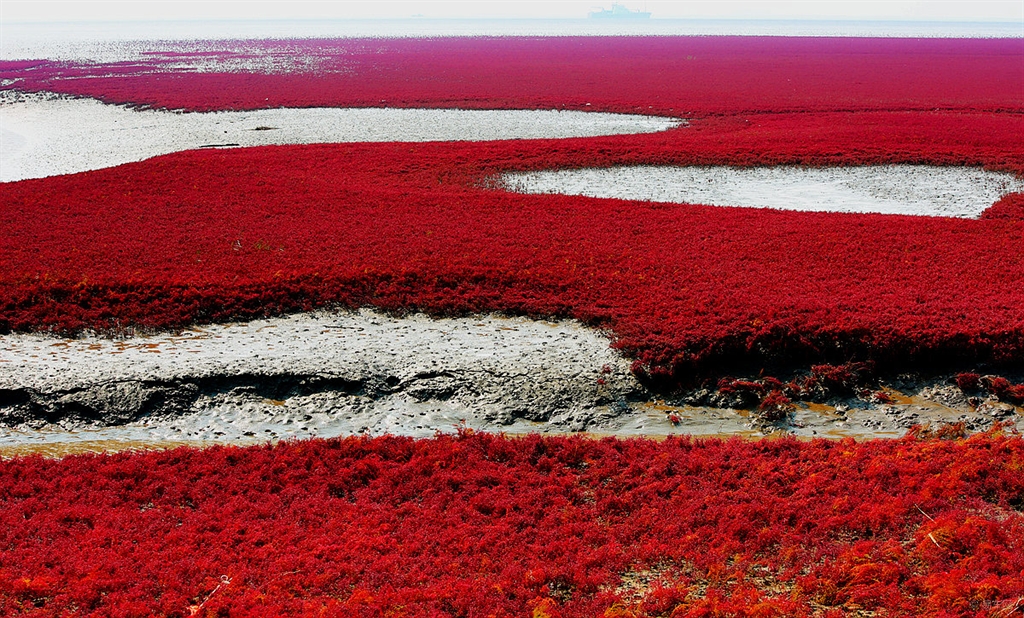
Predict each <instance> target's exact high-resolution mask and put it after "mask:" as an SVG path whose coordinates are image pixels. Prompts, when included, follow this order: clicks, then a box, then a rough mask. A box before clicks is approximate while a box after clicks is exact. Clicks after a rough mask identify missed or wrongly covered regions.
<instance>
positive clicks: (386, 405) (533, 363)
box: [0, 310, 1024, 456]
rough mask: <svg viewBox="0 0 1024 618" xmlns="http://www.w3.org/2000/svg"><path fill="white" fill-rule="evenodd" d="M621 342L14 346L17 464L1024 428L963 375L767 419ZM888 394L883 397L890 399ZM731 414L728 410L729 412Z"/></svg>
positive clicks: (326, 335)
mask: <svg viewBox="0 0 1024 618" xmlns="http://www.w3.org/2000/svg"><path fill="white" fill-rule="evenodd" d="M629 366H630V363H629V360H628V359H625V358H623V357H622V356H621V355H620V354H618V352H617V351H616V350H614V349H613V348H612V347H611V346H610V340H609V339H608V337H607V336H606V335H605V334H603V333H601V332H598V331H595V330H592V329H588V328H586V327H584V326H582V325H581V324H579V323H575V322H571V321H562V322H543V321H535V320H528V319H524V318H504V317H498V316H481V317H472V318H459V319H441V320H439V319H432V318H429V317H426V316H422V315H414V316H407V317H393V316H387V315H383V314H380V313H376V312H373V311H367V310H364V311H359V312H337V313H330V312H322V313H315V314H302V315H295V316H289V317H284V318H275V319H269V320H257V321H252V322H247V323H242V324H227V325H214V326H208V327H204V328H196V329H193V330H188V331H183V332H179V333H166V334H161V335H153V336H149V337H134V338H129V339H121V340H115V339H107V338H102V337H96V336H91V337H84V338H80V339H59V338H55V337H49V336H45V335H38V334H33V335H25V334H14V335H7V336H3V337H0V454H3V455H8V456H9V455H18V454H25V453H30V452H38V453H41V454H44V455H48V456H54V455H60V454H64V453H70V452H89V451H96V450H123V449H136V448H164V447H172V446H177V445H182V444H190V445H196V446H201V445H207V444H216V443H230V444H250V443H257V442H266V441H278V440H287V439H302V438H309V437H317V436H319V437H335V436H346V435H381V434H396V435H407V436H413V437H429V436H433V435H435V434H436V433H438V432H453V431H455V430H456V429H457V428H460V427H465V428H470V429H474V430H482V431H492V432H504V433H507V434H523V433H535V432H537V433H579V432H585V433H588V434H592V435H595V436H604V435H614V436H648V437H662V436H668V435H680V434H685V435H692V436H741V437H759V436H764V435H772V434H777V435H792V436H796V437H800V438H808V439H810V438H816V437H826V438H839V437H846V436H852V437H857V438H873V437H899V436H902V435H904V434H905V433H906V432H907V431H908V429H910V428H911V427H914V426H918V425H926V426H932V427H939V426H942V425H949V424H956V423H962V424H963V428H964V430H965V431H968V432H972V431H983V430H986V429H988V428H990V427H991V426H992V425H993V423H996V422H998V423H1001V424H1004V425H1006V426H1007V427H1008V428H1012V427H1021V426H1022V425H1024V423H1022V419H1024V410H1022V409H1021V408H1019V407H1015V406H1013V405H1011V404H1008V403H1005V402H1000V401H998V400H996V399H994V398H991V397H989V398H987V399H986V398H979V397H968V395H966V394H965V393H963V392H962V391H961V390H960V388H959V387H957V386H956V384H955V382H954V380H953V376H933V377H930V378H919V377H917V376H902V377H901V378H900V379H899V380H895V381H893V383H892V384H886V383H885V382H883V383H881V384H880V388H882V389H883V391H884V392H885V393H886V394H887V395H888V396H887V397H885V398H884V399H886V400H887V401H886V402H885V403H881V402H879V401H877V397H870V398H859V397H832V398H831V399H828V400H827V401H824V402H794V409H793V410H792V411H790V412H788V413H787V414H785V415H783V417H782V418H780V419H777V420H775V421H773V422H766V421H765V419H764V418H763V417H761V416H760V415H759V414H758V413H757V411H756V410H754V409H744V408H743V407H742V406H735V407H729V406H728V405H691V404H688V403H686V402H687V401H694V400H695V399H700V398H699V397H695V396H694V394H693V393H681V394H679V395H678V396H674V397H665V396H664V394H658V393H652V392H650V391H649V390H647V389H646V388H644V386H642V385H641V384H640V383H639V382H638V381H637V380H636V378H635V377H634V376H633V375H632V374H631V373H630V371H629ZM873 392H877V391H873ZM719 403H722V402H719Z"/></svg>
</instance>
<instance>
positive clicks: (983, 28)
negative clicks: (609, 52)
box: [0, 18, 1024, 60]
mask: <svg viewBox="0 0 1024 618" xmlns="http://www.w3.org/2000/svg"><path fill="white" fill-rule="evenodd" d="M623 35H633V36H641V35H647V36H669V35H704V36H719V35H744V36H840V37H911V38H921V37H923V38H946V37H952V38H1024V23H1017V22H973V23H969V22H899V21H768V20H761V21H743V20H700V19H693V20H688V19H656V18H652V19H649V20H641V21H597V20H588V19H546V20H541V19H502V20H498V19H415V18H410V19H394V20H278V21H245V20H230V21H152V22H124V21H121V22H77V23H3V22H0V59H4V60H14V59H37V58H53V59H68V60H71V59H80V60H110V59H113V58H111V57H109V55H110V54H115V55H116V53H117V52H115V50H114V49H110V48H108V46H109V44H110V43H117V42H120V43H127V42H136V41H183V40H217V39H291V38H353V37H382V38H384V37H444V36H623Z"/></svg>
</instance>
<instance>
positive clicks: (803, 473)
mask: <svg viewBox="0 0 1024 618" xmlns="http://www.w3.org/2000/svg"><path fill="white" fill-rule="evenodd" d="M1022 501H1024V442H1022V441H1021V439H1020V438H1019V437H1015V436H1002V435H998V434H987V435H979V436H975V437H972V438H970V439H967V440H957V441H944V440H935V439H926V440H921V439H918V438H915V437H910V438H906V439H902V440H896V441H873V442H869V443H863V444H856V443H854V442H853V441H852V440H845V441H841V442H835V441H820V440H819V441H814V442H797V441H794V440H781V441H762V442H744V441H738V440H732V441H724V442H723V441H717V440H710V441H691V440H687V439H674V438H672V439H669V440H668V441H666V442H661V443H655V442H650V441H642V440H630V441H617V440H604V441H600V442H598V441H591V440H585V439H576V438H540V437H529V438H522V439H507V438H502V437H496V436H488V435H471V434H466V433H462V434H460V435H458V436H442V437H438V438H436V439H434V440H422V441H417V440H411V439H403V438H378V439H361V438H350V439H344V440H332V441H321V440H314V441H310V442H301V443H283V444H279V445H276V446H261V447H251V448H245V449H242V448H228V447H217V448H213V449H207V450H203V451H197V450H191V449H178V450H174V451H168V452H149V453H142V454H139V453H136V454H123V453H122V454H116V455H108V456H84V455H83V456H70V457H65V458H64V459H62V460H46V459H42V458H39V457H33V458H21V459H15V460H8V461H2V462H0V523H2V525H0V547H2V554H0V555H2V557H3V560H2V562H0V613H4V614H6V615H11V614H19V615H25V616H56V615H68V614H69V613H72V612H74V613H75V614H76V615H103V616H151V615H160V616H185V615H189V612H190V609H189V608H190V606H199V605H201V606H202V607H201V608H200V611H199V614H200V615H209V616H280V615H297V614H301V615H306V616H311V615H349V616H528V615H531V612H532V615H534V616H565V617H569V616H581V617H582V616H586V617H591V616H601V615H602V614H603V615H605V616H637V617H639V616H673V617H676V618H678V617H682V616H694V617H696V616H811V615H815V616H836V617H838V616H846V615H867V614H855V613H853V612H856V611H858V610H862V611H879V612H880V615H886V616H999V615H1007V616H1009V615H1017V614H1016V613H1014V610H1013V608H1014V607H1015V603H1016V604H1017V605H1016V606H1017V607H1019V605H1020V597H1022V596H1024V575H1022V573H1024V517H1022V514H1021V507H1022Z"/></svg>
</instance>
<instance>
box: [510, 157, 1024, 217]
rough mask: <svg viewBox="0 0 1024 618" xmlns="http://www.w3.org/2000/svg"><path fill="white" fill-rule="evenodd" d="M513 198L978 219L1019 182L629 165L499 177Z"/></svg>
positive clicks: (951, 172) (1019, 188) (974, 172)
mask: <svg viewBox="0 0 1024 618" xmlns="http://www.w3.org/2000/svg"><path fill="white" fill-rule="evenodd" d="M501 180H502V184H503V185H504V186H505V187H507V188H508V189H509V190H511V191H516V192H519V193H558V194H563V195H584V196H589V197H599V198H618V199H625V200H637V201H644V202H669V203H675V204H706V205H710V206H737V207H753V208H773V209H778V210H800V211H815V212H845V213H879V214H890V215H918V216H929V217H959V218H977V217H978V216H979V215H980V214H981V213H982V212H983V211H985V210H986V209H987V208H989V207H990V206H992V204H994V203H995V202H997V201H999V199H1000V198H1002V197H1003V196H1005V195H1007V194H1009V193H1017V192H1024V180H1022V179H1020V178H1017V177H1015V176H1014V175H1013V174H1009V173H1005V172H991V171H987V170H983V169H979V168H972V167H936V166H927V165H877V166H862V167H824V168H809V167H797V166H776V167H753V168H740V167H726V166H714V167H678V166H631V167H612V168H603V169H573V170H549V171H540V172H522V173H510V174H505V175H503V176H502V178H501Z"/></svg>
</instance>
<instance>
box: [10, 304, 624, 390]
mask: <svg viewBox="0 0 1024 618" xmlns="http://www.w3.org/2000/svg"><path fill="white" fill-rule="evenodd" d="M412 351H415V353H411V352H412ZM605 365H608V366H609V367H610V368H615V370H616V373H617V376H616V377H617V378H621V379H629V380H631V379H632V376H631V374H630V373H629V363H628V362H627V361H625V360H624V359H623V358H622V357H621V356H620V355H619V354H618V353H617V352H616V351H615V350H613V349H612V348H611V347H610V346H609V339H608V338H607V337H606V336H605V335H603V334H601V333H599V332H598V331H595V330H593V329H589V328H586V327H584V326H583V325H581V324H579V323H578V322H573V321H562V322H542V321H536V320H529V319H525V318H501V317H488V316H481V317H473V318H451V319H433V318H429V317H427V316H424V315H414V316H409V317H404V318H396V317H389V316H387V315H384V314H381V313H377V312H374V311H371V310H362V311H358V312H338V313H332V312H318V313H303V314H296V315H291V316H285V317H280V318H270V319H263V320H253V321H251V322H243V323H236V324H213V325H208V326H202V327H194V328H191V329H189V330H186V331H183V332H181V333H176V334H171V333H168V334H161V335H154V336H147V337H130V338H126V339H108V338H102V337H96V336H90V337H84V338H80V339H63V338H58V337H53V336H51V335H45V334H19V333H14V334H8V335H0V389H14V388H32V389H36V390H41V391H47V390H70V389H75V388H81V387H85V386H89V385H93V384H99V383H104V382H108V381H111V380H150V381H153V380H161V381H162V380H171V379H177V378H182V377H203V376H210V375H218V376H223V375H238V374H256V375H268V376H269V375H275V374H292V375H335V376H347V377H349V378H351V379H353V380H355V379H357V378H359V379H361V378H362V377H364V376H366V375H370V374H373V375H383V376H397V377H399V378H400V379H403V380H404V379H407V378H409V377H411V376H414V375H417V374H422V373H425V372H435V373H436V372H442V371H449V372H454V371H466V372H472V373H474V374H477V373H478V374H481V375H486V374H496V373H512V374H517V375H523V376H526V375H529V374H530V372H532V371H533V372H538V377H539V378H541V377H548V378H550V377H551V375H553V374H559V375H563V376H575V375H578V374H580V373H581V372H587V371H593V372H594V375H595V376H597V375H600V370H601V368H602V367H603V366H605ZM542 368H543V369H544V376H541V375H540V374H539V372H540V370H541V369H542ZM588 385H589V386H593V380H588Z"/></svg>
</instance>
